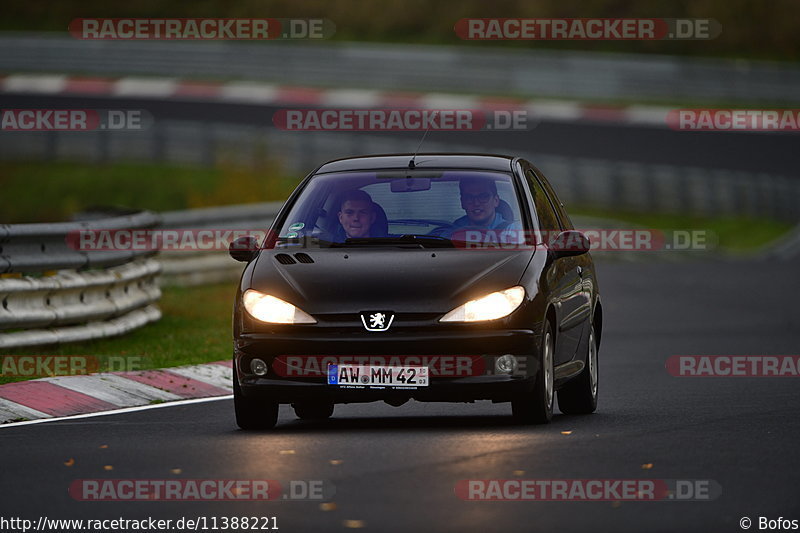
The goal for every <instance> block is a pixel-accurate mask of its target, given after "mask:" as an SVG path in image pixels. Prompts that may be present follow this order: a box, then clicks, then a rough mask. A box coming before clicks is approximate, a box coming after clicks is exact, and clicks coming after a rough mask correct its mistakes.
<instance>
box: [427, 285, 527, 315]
mask: <svg viewBox="0 0 800 533" xmlns="http://www.w3.org/2000/svg"><path fill="white" fill-rule="evenodd" d="M524 299H525V289H524V288H523V287H520V286H517V287H511V288H510V289H506V290H504V291H497V292H493V293H492V294H488V295H486V296H484V297H483V298H478V299H477V300H470V301H469V302H467V303H465V304H464V305H460V306H458V307H456V308H455V309H453V310H452V311H450V312H449V313H447V314H446V315H444V316H443V317H442V318H441V320H440V322H479V321H481V320H496V319H498V318H503V317H504V316H508V315H510V314H511V313H513V312H514V310H515V309H516V308H517V307H519V306H520V304H521V303H522V300H524Z"/></svg>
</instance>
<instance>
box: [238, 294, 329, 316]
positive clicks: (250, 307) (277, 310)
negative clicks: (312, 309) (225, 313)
mask: <svg viewBox="0 0 800 533" xmlns="http://www.w3.org/2000/svg"><path fill="white" fill-rule="evenodd" d="M242 303H243V304H244V308H245V309H246V310H247V312H248V313H250V316H252V317H253V318H255V319H256V320H260V321H261V322H269V323H272V324H316V323H317V321H316V320H314V319H313V318H312V317H311V315H309V314H308V313H306V312H305V311H303V310H302V309H300V308H298V307H295V306H293V305H292V304H290V303H289V302H284V301H283V300H281V299H280V298H275V297H274V296H270V295H269V294H264V293H262V292H258V291H254V290H252V289H248V290H246V291H244V294H243V295H242Z"/></svg>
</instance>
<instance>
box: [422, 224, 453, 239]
mask: <svg viewBox="0 0 800 533" xmlns="http://www.w3.org/2000/svg"><path fill="white" fill-rule="evenodd" d="M452 229H453V225H452V224H447V225H446V226H439V227H438V228H433V229H432V230H431V231H429V232H428V233H426V235H432V236H434V237H444V236H445V235H446V234H449V233H450V232H451V230H452Z"/></svg>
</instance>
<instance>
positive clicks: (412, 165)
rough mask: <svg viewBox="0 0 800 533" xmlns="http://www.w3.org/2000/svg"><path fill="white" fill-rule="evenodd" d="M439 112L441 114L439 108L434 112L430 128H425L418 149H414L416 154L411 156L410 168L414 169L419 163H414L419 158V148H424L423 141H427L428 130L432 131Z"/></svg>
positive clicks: (429, 123) (429, 124)
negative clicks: (432, 125)
mask: <svg viewBox="0 0 800 533" xmlns="http://www.w3.org/2000/svg"><path fill="white" fill-rule="evenodd" d="M438 114H439V110H438V109H437V110H436V111H434V112H433V118H431V121H430V122H428V128H427V129H426V130H425V133H424V134H423V135H422V140H420V141H419V144H418V145H417V149H416V150H414V155H412V156H411V160H410V161H409V162H408V168H411V169H413V168H414V167H416V166H417V165H415V164H414V159H416V158H417V153H418V152H419V149H420V148H422V143H424V142H425V137H427V136H428V132H429V131H431V124H432V123H433V121H434V120H435V119H436V115H438Z"/></svg>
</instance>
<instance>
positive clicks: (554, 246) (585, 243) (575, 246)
mask: <svg viewBox="0 0 800 533" xmlns="http://www.w3.org/2000/svg"><path fill="white" fill-rule="evenodd" d="M591 247H592V243H591V242H589V237H587V236H586V235H584V234H583V233H581V232H580V231H577V230H574V229H571V230H567V231H562V232H561V233H559V234H558V237H556V238H555V240H553V242H551V243H550V250H552V251H553V253H554V254H555V256H556V259H558V258H559V257H571V256H574V255H581V254H585V253H586V252H588V251H589V250H590V249H591Z"/></svg>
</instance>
